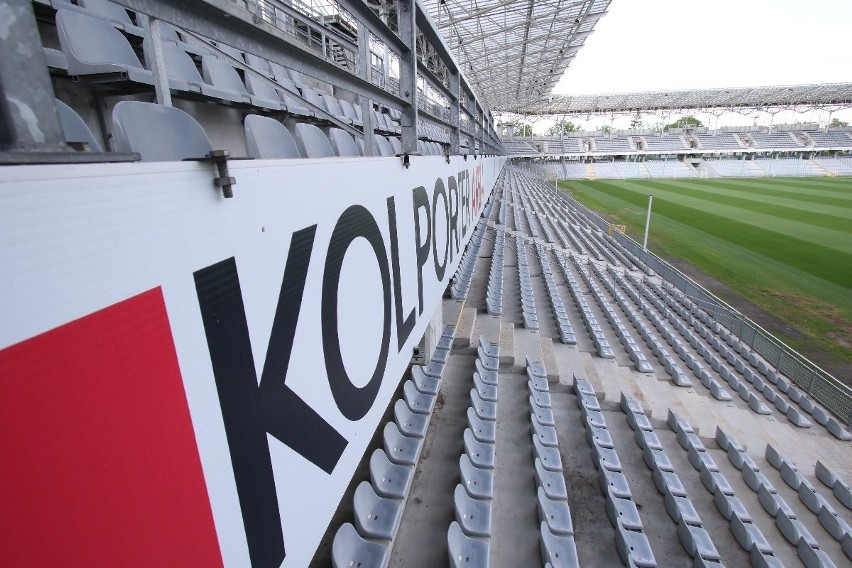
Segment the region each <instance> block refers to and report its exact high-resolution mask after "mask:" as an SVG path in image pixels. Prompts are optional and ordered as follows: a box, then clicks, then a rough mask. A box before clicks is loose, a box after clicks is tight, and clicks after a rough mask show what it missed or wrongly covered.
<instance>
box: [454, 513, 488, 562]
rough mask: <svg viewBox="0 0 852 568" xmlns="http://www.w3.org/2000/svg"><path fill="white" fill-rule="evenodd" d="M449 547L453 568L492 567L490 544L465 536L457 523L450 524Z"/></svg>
mask: <svg viewBox="0 0 852 568" xmlns="http://www.w3.org/2000/svg"><path fill="white" fill-rule="evenodd" d="M447 547H448V550H449V556H450V567H451V568H488V566H489V565H490V551H489V548H488V543H487V542H486V541H484V540H479V539H477V538H471V537H469V536H467V535H465V534H464V532H463V531H462V529H461V526H459V524H458V523H457V522H455V521H453V522H452V523H450V530H449V531H448V532H447Z"/></svg>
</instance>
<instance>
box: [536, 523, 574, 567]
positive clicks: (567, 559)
mask: <svg viewBox="0 0 852 568" xmlns="http://www.w3.org/2000/svg"><path fill="white" fill-rule="evenodd" d="M541 560H542V562H544V563H545V564H546V565H548V566H551V567H552V568H579V566H580V560H579V558H578V557H577V545H576V543H575V542H574V537H573V536H572V535H556V534H553V533H552V532H551V530H550V528H549V527H548V524H547V523H546V522H543V521H542V523H541Z"/></svg>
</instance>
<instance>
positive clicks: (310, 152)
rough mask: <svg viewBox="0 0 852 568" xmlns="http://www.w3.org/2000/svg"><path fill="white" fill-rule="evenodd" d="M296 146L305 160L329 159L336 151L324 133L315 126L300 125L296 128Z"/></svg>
mask: <svg viewBox="0 0 852 568" xmlns="http://www.w3.org/2000/svg"><path fill="white" fill-rule="evenodd" d="M295 134H296V146H297V147H298V148H299V153H300V154H301V155H302V157H304V158H329V157H332V156H334V149H333V148H332V147H331V143H330V142H329V141H328V137H326V135H325V134H323V131H322V130H320V129H319V128H317V127H316V126H314V125H313V124H305V123H301V122H300V123H298V124H296V128H295Z"/></svg>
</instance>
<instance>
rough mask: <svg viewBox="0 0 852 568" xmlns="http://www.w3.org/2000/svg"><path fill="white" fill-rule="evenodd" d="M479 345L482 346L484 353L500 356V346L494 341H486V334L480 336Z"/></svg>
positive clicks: (495, 356)
mask: <svg viewBox="0 0 852 568" xmlns="http://www.w3.org/2000/svg"><path fill="white" fill-rule="evenodd" d="M479 347H481V348H482V351H483V353H485V354H486V355H488V356H489V357H493V358H498V357H499V356H500V347H499V346H498V345H496V344H494V343H489V342H488V341H486V339H485V336H484V335H480V336H479Z"/></svg>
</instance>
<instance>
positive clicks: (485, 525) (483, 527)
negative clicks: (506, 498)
mask: <svg viewBox="0 0 852 568" xmlns="http://www.w3.org/2000/svg"><path fill="white" fill-rule="evenodd" d="M453 504H454V507H455V512H456V521H457V522H458V523H459V525H460V526H461V529H462V531H463V532H464V533H465V534H466V535H468V536H481V537H490V536H491V502H490V501H484V500H481V499H474V498H472V497H471V496H470V495H468V494H467V491H465V490H464V487H462V485H461V484H458V485H456V489H455V491H454V492H453Z"/></svg>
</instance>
